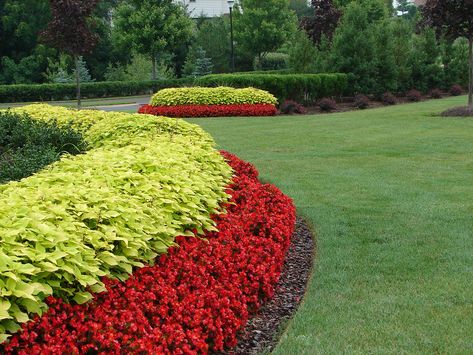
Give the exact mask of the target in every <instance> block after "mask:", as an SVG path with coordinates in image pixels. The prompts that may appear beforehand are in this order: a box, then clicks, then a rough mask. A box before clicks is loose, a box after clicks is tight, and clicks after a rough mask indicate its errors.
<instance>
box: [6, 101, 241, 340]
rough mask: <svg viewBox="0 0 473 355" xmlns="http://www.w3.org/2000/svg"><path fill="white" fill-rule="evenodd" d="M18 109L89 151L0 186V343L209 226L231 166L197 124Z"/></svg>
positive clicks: (53, 109)
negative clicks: (67, 133) (68, 131)
mask: <svg viewBox="0 0 473 355" xmlns="http://www.w3.org/2000/svg"><path fill="white" fill-rule="evenodd" d="M14 111H18V112H22V113H28V114H29V115H31V116H32V117H33V118H36V119H39V120H55V121H56V122H57V123H58V124H60V125H61V124H64V125H72V126H73V127H76V128H77V129H78V130H79V131H81V132H82V134H83V136H84V138H85V140H86V141H87V144H88V146H89V147H90V150H89V151H88V152H87V153H86V154H82V155H79V156H74V157H73V156H65V157H63V158H62V159H61V160H60V161H58V162H56V163H54V164H52V165H50V166H49V167H48V168H46V169H44V170H42V171H41V172H39V173H37V174H35V175H33V176H31V177H28V178H26V179H23V180H22V181H19V182H11V183H8V184H5V185H1V186H0V241H1V243H0V341H5V340H6V339H7V338H8V333H12V332H15V331H17V330H18V328H19V326H18V324H19V323H23V322H26V321H28V319H30V317H31V316H32V315H34V314H41V313H42V312H43V311H44V310H45V308H46V305H45V303H44V302H43V300H44V299H45V297H47V296H48V295H52V294H54V295H55V296H64V297H66V298H68V299H73V300H74V301H76V302H78V303H83V302H86V301H87V300H89V299H90V298H91V294H90V293H89V291H92V292H100V291H102V290H104V287H103V284H102V282H101V281H100V277H102V276H108V277H114V278H118V279H121V280H123V279H126V278H127V276H128V275H129V274H130V273H131V272H132V268H133V267H141V266H143V265H144V264H145V263H152V262H153V260H154V259H155V257H156V256H157V255H158V254H160V253H165V252H166V251H167V249H168V248H169V247H170V246H172V245H174V238H175V237H176V236H179V235H188V236H192V235H194V233H193V232H194V231H196V232H198V233H204V231H211V230H214V229H215V226H214V222H213V221H212V219H211V215H212V214H216V213H220V212H222V211H221V210H220V206H221V205H222V203H224V202H225V201H227V199H228V195H227V194H226V193H225V186H227V185H228V183H229V182H230V180H231V176H232V171H231V168H230V167H229V166H228V165H227V164H226V163H225V161H224V160H223V158H222V157H221V155H220V154H219V153H218V152H217V151H216V150H215V149H214V142H213V140H212V138H211V137H210V135H208V134H207V133H206V132H204V131H203V130H202V129H200V128H199V127H198V126H196V125H192V124H189V123H186V122H185V121H182V120H175V119H170V118H164V117H156V116H151V115H138V114H126V113H104V112H100V111H87V110H83V111H75V110H68V109H65V108H60V107H52V106H48V105H32V106H27V107H25V108H21V109H15V110H14Z"/></svg>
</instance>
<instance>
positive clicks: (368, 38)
mask: <svg viewBox="0 0 473 355" xmlns="http://www.w3.org/2000/svg"><path fill="white" fill-rule="evenodd" d="M331 56H332V60H331V62H332V68H331V69H332V71H338V72H342V73H347V74H349V80H350V88H351V89H352V90H353V91H354V92H355V93H359V92H363V93H371V92H372V91H373V90H374V88H375V87H376V70H375V68H374V66H373V59H374V58H375V41H374V37H373V31H372V30H371V29H370V23H369V22H368V13H367V11H365V9H364V8H363V6H362V5H361V4H359V3H357V2H352V3H350V4H349V5H348V6H347V7H346V9H345V12H344V15H343V17H342V19H341V22H340V25H339V26H338V28H337V30H336V31H335V35H334V38H333V49H332V53H331Z"/></svg>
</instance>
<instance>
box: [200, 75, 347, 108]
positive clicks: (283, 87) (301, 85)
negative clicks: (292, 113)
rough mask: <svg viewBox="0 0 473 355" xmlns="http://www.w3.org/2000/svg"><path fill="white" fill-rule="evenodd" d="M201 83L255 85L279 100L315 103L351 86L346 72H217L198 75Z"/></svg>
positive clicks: (211, 84) (234, 85)
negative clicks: (348, 85)
mask: <svg viewBox="0 0 473 355" xmlns="http://www.w3.org/2000/svg"><path fill="white" fill-rule="evenodd" d="M195 84H196V85H199V86H231V87H236V88H242V87H249V86H250V87H255V88H258V89H263V90H267V91H269V92H270V93H271V94H273V95H275V96H276V97H277V98H278V99H279V102H284V101H285V100H295V101H298V102H303V103H305V104H312V103H315V101H317V100H318V99H320V98H322V97H328V96H341V95H342V93H343V92H344V90H345V88H346V86H347V76H346V74H337V73H335V74H250V73H248V74H215V75H207V76H204V77H201V78H197V79H196V82H195Z"/></svg>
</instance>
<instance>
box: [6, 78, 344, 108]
mask: <svg viewBox="0 0 473 355" xmlns="http://www.w3.org/2000/svg"><path fill="white" fill-rule="evenodd" d="M183 86H210V87H215V86H230V87H234V88H246V87H254V88H257V89H262V90H266V91H269V92H270V93H271V94H273V95H275V96H276V97H277V98H278V100H279V102H281V103H282V102H284V101H285V100H288V99H290V100H295V101H298V102H301V103H304V104H313V103H315V101H317V100H318V99H320V98H322V97H327V96H341V95H342V93H343V92H344V90H345V89H346V87H347V76H346V74H337V73H335V74H289V73H287V74H286V72H285V71H284V73H283V72H278V73H274V72H266V73H265V72H254V73H252V72H248V73H235V74H213V75H207V76H204V77H200V78H197V79H195V80H194V79H169V80H158V81H117V82H98V83H84V84H82V85H81V92H82V97H83V98H100V97H114V96H132V95H143V94H152V93H155V92H157V91H159V90H161V89H166V88H173V87H183ZM75 95H76V87H75V84H42V85H0V102H31V101H52V100H68V99H74V98H75Z"/></svg>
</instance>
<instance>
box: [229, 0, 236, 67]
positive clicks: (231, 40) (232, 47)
mask: <svg viewBox="0 0 473 355" xmlns="http://www.w3.org/2000/svg"><path fill="white" fill-rule="evenodd" d="M227 3H228V7H229V9H230V43H231V59H230V62H231V70H232V73H233V72H234V71H235V48H234V43H233V5H234V3H235V1H234V0H227Z"/></svg>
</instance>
